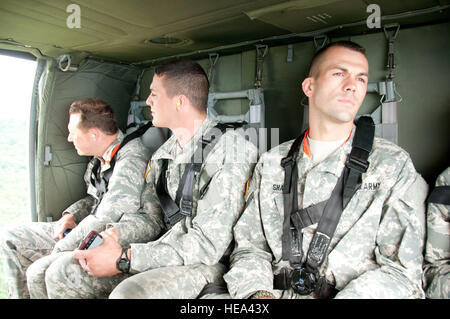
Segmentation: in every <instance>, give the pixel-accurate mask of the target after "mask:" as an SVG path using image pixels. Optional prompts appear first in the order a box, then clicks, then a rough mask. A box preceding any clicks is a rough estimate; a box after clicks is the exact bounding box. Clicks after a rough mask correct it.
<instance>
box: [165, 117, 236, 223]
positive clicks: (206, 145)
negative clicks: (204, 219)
mask: <svg viewBox="0 0 450 319" xmlns="http://www.w3.org/2000/svg"><path fill="white" fill-rule="evenodd" d="M237 126H238V125H229V124H225V123H219V124H217V125H216V126H214V127H213V128H212V129H211V130H210V131H208V132H207V133H206V134H205V135H204V136H203V137H202V138H201V139H200V141H199V143H198V146H197V148H196V149H195V151H194V154H193V155H192V158H191V161H190V162H189V163H188V164H187V165H186V168H185V169H184V172H183V175H182V177H181V180H180V183H179V185H178V189H177V193H176V197H175V201H174V200H173V199H172V198H171V197H170V195H169V192H168V189H167V178H166V171H167V167H168V159H163V160H162V165H161V173H160V175H159V177H158V182H157V184H156V195H157V196H158V199H159V202H160V204H161V208H162V210H163V212H164V220H165V222H166V225H167V227H169V228H171V227H173V225H175V224H176V223H178V222H179V221H180V220H182V219H183V218H184V217H186V216H191V214H192V208H193V205H194V199H193V193H194V185H195V180H196V177H197V176H198V174H199V173H200V171H201V168H202V163H203V161H204V160H205V159H206V158H207V156H208V154H209V153H210V151H211V150H212V149H213V148H214V146H215V145H216V144H217V142H218V141H219V139H220V137H221V136H222V135H223V134H224V133H225V131H226V130H227V129H229V128H236V127H237ZM214 128H216V129H219V130H220V133H221V134H220V135H219V136H217V134H216V133H217V130H214Z"/></svg>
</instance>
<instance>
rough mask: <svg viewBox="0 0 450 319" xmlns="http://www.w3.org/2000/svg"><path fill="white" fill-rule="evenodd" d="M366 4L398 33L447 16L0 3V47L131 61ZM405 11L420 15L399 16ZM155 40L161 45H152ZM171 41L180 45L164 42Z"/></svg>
mask: <svg viewBox="0 0 450 319" xmlns="http://www.w3.org/2000/svg"><path fill="white" fill-rule="evenodd" d="M72 3H76V4H78V5H79V6H80V9H81V12H80V22H81V25H80V28H72V29H71V28H69V27H68V26H67V24H66V20H67V18H68V17H69V15H71V14H72V12H67V11H66V8H67V7H68V6H69V5H70V4H72ZM369 4H378V5H379V6H380V9H381V15H382V16H383V17H388V18H386V19H384V18H383V19H382V24H383V25H384V24H386V23H390V22H394V21H389V16H396V19H395V22H400V24H401V27H402V28H404V27H410V26H415V25H420V24H426V23H438V22H443V21H449V17H450V14H449V11H450V10H449V8H448V7H449V4H450V0H396V1H392V0H382V1H373V0H367V1H363V0H345V1H344V0H294V1H279V0H278V1H277V0H254V1H248V0H214V1H211V0H190V1H186V0H167V1H161V0H158V1H155V0H147V1H146V0H129V1H123V0H77V1H76V2H74V1H72V0H20V1H17V0H0V48H2V49H5V48H6V49H10V48H13V47H14V46H15V47H18V48H19V47H20V48H22V50H26V49H27V48H28V49H30V50H31V48H36V49H39V52H40V53H41V54H42V55H45V56H50V57H57V56H59V55H61V54H64V53H76V52H84V53H85V54H87V55H91V56H95V57H98V58H103V59H107V60H116V61H122V62H127V63H136V62H141V61H148V60H152V59H158V58H162V57H167V56H174V55H180V54H186V53H191V52H203V51H206V50H209V49H212V48H218V47H222V46H229V45H232V44H236V43H245V42H246V41H248V42H249V43H250V42H251V41H255V40H259V39H266V40H267V41H262V42H261V41H260V42H259V43H263V42H270V41H272V42H276V39H277V38H279V37H281V36H284V35H290V34H294V33H295V34H304V33H314V32H315V31H318V30H324V29H327V28H330V27H334V26H340V25H346V24H351V23H357V22H362V21H365V20H366V19H367V17H368V16H369V15H370V14H371V13H370V12H369V13H368V12H367V6H368V5H369ZM428 9H433V10H429V11H431V12H429V13H426V12H428ZM407 12H416V13H417V12H421V13H423V14H420V15H419V14H417V15H414V16H405V17H402V14H404V13H407ZM374 31H380V29H378V30H375V29H372V30H371V29H368V28H367V26H366V25H365V23H364V24H359V25H355V26H353V27H348V28H347V27H345V28H337V29H336V30H330V31H329V32H328V33H327V34H328V35H330V34H331V35H339V34H352V33H367V32H374ZM158 38H159V39H160V42H162V43H160V44H158V43H153V42H152V39H153V41H155V39H156V41H157V40H158ZM305 38H307V39H308V40H310V39H311V37H309V38H308V37H305ZM170 39H178V40H179V42H178V43H167V42H170V41H169V40H170ZM296 41H299V39H298V38H297V39H296ZM251 44H252V45H254V42H251Z"/></svg>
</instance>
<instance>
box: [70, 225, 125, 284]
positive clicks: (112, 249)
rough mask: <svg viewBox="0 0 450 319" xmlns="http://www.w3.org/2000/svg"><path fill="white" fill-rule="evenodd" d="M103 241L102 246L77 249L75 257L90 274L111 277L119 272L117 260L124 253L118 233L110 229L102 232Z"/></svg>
mask: <svg viewBox="0 0 450 319" xmlns="http://www.w3.org/2000/svg"><path fill="white" fill-rule="evenodd" d="M101 235H102V237H103V242H102V244H101V245H100V246H98V247H96V248H93V249H88V250H75V252H74V255H73V257H74V258H75V259H78V262H79V263H80V266H81V268H83V269H84V270H85V271H86V272H87V273H88V274H89V275H90V276H95V277H99V278H101V277H110V276H114V275H116V274H119V273H120V271H119V270H118V269H117V266H116V262H117V259H118V258H119V257H120V255H121V253H122V247H121V246H120V245H119V242H118V237H119V235H118V233H117V230H115V229H109V230H107V231H105V232H102V233H101Z"/></svg>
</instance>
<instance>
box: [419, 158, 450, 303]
mask: <svg viewBox="0 0 450 319" xmlns="http://www.w3.org/2000/svg"><path fill="white" fill-rule="evenodd" d="M448 185H450V167H449V168H447V169H446V170H445V171H444V172H442V174H441V175H439V177H438V178H437V180H436V186H448ZM449 221H450V206H449V205H444V204H435V203H429V204H428V211H427V241H426V245H425V265H424V281H423V282H424V288H425V289H426V294H427V297H428V298H442V299H449V298H450V292H449V289H450V224H449Z"/></svg>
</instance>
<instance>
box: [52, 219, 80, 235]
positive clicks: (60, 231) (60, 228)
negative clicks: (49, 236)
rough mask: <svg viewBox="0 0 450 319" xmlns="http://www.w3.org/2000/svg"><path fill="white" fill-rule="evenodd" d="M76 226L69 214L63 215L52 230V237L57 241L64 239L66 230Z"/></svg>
mask: <svg viewBox="0 0 450 319" xmlns="http://www.w3.org/2000/svg"><path fill="white" fill-rule="evenodd" d="M76 226H77V224H76V223H75V219H74V218H73V215H72V214H70V213H67V214H64V215H63V217H61V218H60V219H59V220H58V221H57V222H56V225H55V227H54V229H53V237H55V238H58V239H63V238H64V232H65V231H66V230H67V229H74V228H75V227H76Z"/></svg>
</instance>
